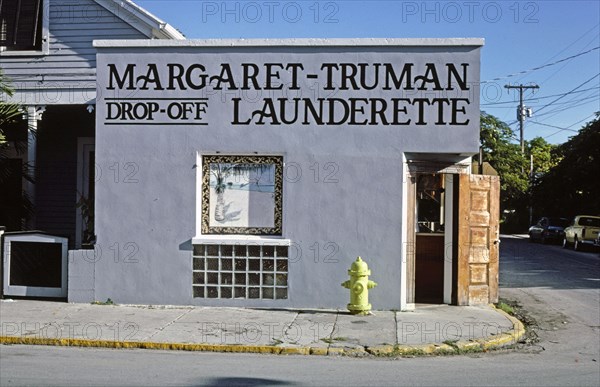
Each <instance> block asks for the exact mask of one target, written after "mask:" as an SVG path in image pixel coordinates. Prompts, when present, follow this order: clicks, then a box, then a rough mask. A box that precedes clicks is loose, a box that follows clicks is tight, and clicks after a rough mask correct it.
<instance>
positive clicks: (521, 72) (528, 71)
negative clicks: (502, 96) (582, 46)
mask: <svg viewBox="0 0 600 387" xmlns="http://www.w3.org/2000/svg"><path fill="white" fill-rule="evenodd" d="M598 49H600V46H598V47H594V48H591V49H589V50H587V51H583V52H580V53H578V54H575V55H571V56H569V57H566V58H562V59H559V60H557V61H554V62H552V63H546V64H544V65H541V66H537V67H533V68H531V69H529V70H523V71H519V72H517V73H513V74H509V75H506V76H504V77H498V78H494V79H491V80H489V81H482V82H481V83H488V82H493V81H500V80H502V79H507V78H511V77H516V76H517V75H523V74H527V73H530V72H533V71H536V70H541V69H543V68H546V67H550V66H554V65H555V64H559V63H562V62H565V61H567V60H570V59H573V58H577V57H578V56H582V55H585V54H588V53H590V52H592V51H595V50H598Z"/></svg>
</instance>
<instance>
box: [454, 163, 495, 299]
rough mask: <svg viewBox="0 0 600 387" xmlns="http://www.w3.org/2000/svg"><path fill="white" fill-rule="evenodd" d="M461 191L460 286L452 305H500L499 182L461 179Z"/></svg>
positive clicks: (482, 177)
mask: <svg viewBox="0 0 600 387" xmlns="http://www.w3.org/2000/svg"><path fill="white" fill-rule="evenodd" d="M458 191H459V194H458V196H459V198H458V254H457V256H458V259H457V262H456V265H457V267H456V270H455V273H456V280H457V282H456V288H455V290H456V291H455V292H453V293H454V294H453V302H454V303H455V304H457V305H477V304H487V303H492V302H497V301H498V257H499V247H500V246H499V245H500V239H499V216H500V203H499V202H500V179H499V178H498V176H487V175H460V178H459V187H458Z"/></svg>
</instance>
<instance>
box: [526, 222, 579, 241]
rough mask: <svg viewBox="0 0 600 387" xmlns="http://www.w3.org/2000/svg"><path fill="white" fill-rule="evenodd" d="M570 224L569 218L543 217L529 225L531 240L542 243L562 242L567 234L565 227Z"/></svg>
mask: <svg viewBox="0 0 600 387" xmlns="http://www.w3.org/2000/svg"><path fill="white" fill-rule="evenodd" d="M568 225H569V219H566V218H549V217H542V218H540V220H539V221H538V222H537V223H536V224H534V225H533V226H531V227H529V240H530V241H532V242H534V241H541V242H542V243H544V244H546V243H560V242H562V240H563V237H564V235H565V232H564V230H565V227H567V226H568Z"/></svg>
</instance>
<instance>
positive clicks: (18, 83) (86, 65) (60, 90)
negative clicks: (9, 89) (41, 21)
mask: <svg viewBox="0 0 600 387" xmlns="http://www.w3.org/2000/svg"><path fill="white" fill-rule="evenodd" d="M48 1H49V6H50V8H49V53H48V55H37V56H22V55H20V56H18V55H14V56H12V55H11V53H10V52H3V53H1V54H0V67H2V69H3V70H4V72H5V74H6V75H7V77H8V78H10V79H11V80H12V85H13V86H14V88H15V89H17V92H16V93H15V96H14V97H13V101H15V102H18V103H22V104H43V105H47V104H81V103H88V102H93V101H94V100H95V97H96V84H95V83H96V49H95V48H94V47H93V46H92V41H93V40H94V39H147V38H150V37H151V36H152V31H151V29H150V28H149V27H147V26H143V25H141V24H140V23H139V22H138V21H136V20H134V18H132V17H127V16H125V15H124V13H123V12H120V13H119V14H122V15H123V18H120V17H118V16H117V15H115V14H114V13H113V12H111V11H109V10H107V9H106V8H104V7H102V6H100V5H98V4H97V3H96V2H95V1H93V0H77V1H74V0H45V1H44V3H45V4H48ZM45 6H46V5H45ZM115 11H117V12H118V10H115ZM134 26H135V27H134ZM140 30H142V31H144V32H140Z"/></svg>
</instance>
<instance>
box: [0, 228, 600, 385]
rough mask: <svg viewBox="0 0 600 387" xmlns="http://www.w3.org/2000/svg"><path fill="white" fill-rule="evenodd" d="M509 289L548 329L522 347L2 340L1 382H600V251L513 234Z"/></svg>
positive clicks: (505, 242)
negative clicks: (375, 349) (326, 349)
mask: <svg viewBox="0 0 600 387" xmlns="http://www.w3.org/2000/svg"><path fill="white" fill-rule="evenodd" d="M500 251H501V260H500V269H501V270H500V283H501V291H500V295H501V297H503V298H506V299H510V300H514V301H518V302H519V303H520V304H521V305H523V307H524V308H525V309H526V310H528V312H529V315H530V316H531V317H532V319H534V320H535V322H536V323H535V325H534V333H535V334H536V335H537V336H538V340H535V341H534V342H532V343H529V344H523V345H520V346H519V348H516V349H510V350H501V351H496V352H492V353H478V354H473V355H462V356H445V357H444V356H441V357H433V358H430V357H426V358H401V359H387V358H349V357H323V356H272V355H251V354H221V353H188V352H177V351H151V350H109V349H84V348H64V347H31V346H0V385H2V386H11V385H81V386H90V385H145V386H151V385H190V386H192V385H196V386H197V385H201V386H232V385H233V386H235V385H262V386H269V385H283V386H285V385H333V386H341V385H376V386H379V385H390V386H391V385H394V386H397V385H425V386H430V385H445V386H454V385H456V386H458V385H462V386H475V385H478V386H479V385H497V386H513V385H514V386H520V385H528V386H559V385H560V386H598V385H600V340H599V337H600V257H599V256H598V254H597V253H593V252H574V251H569V250H563V249H562V248H561V247H560V246H547V245H541V244H530V243H528V241H527V240H524V239H519V238H514V237H505V238H503V239H502V244H501V250H500Z"/></svg>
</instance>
